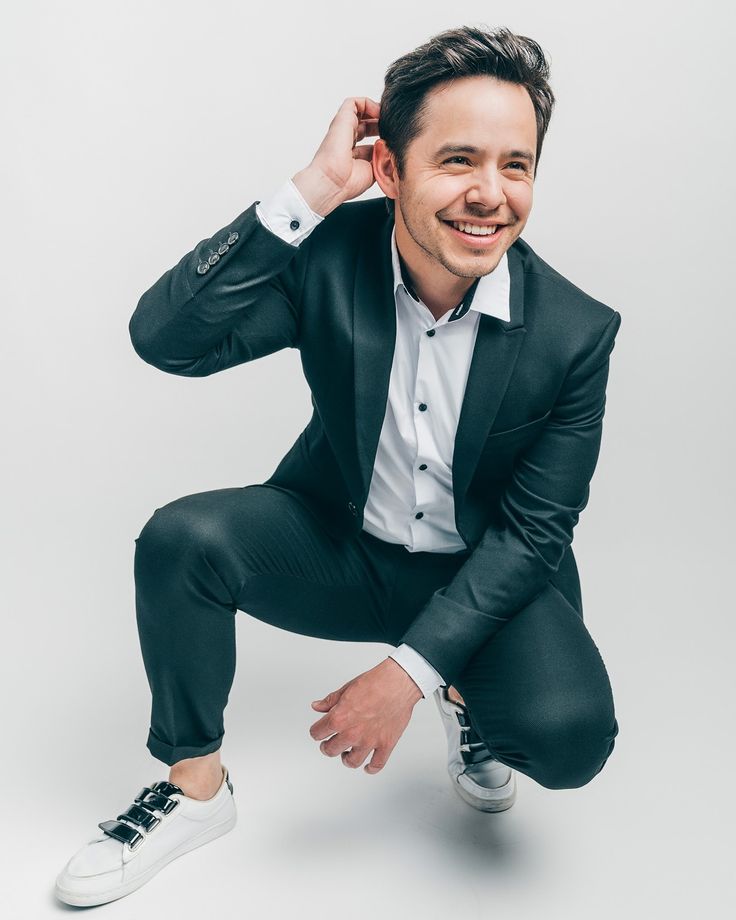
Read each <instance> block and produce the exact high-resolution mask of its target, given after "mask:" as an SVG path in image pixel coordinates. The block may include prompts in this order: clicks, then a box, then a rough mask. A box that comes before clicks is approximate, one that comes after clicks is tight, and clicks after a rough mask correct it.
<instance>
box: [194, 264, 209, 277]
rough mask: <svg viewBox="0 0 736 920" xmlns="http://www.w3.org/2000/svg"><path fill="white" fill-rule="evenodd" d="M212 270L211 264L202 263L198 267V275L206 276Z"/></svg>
mask: <svg viewBox="0 0 736 920" xmlns="http://www.w3.org/2000/svg"><path fill="white" fill-rule="evenodd" d="M209 270H210V263H209V262H200V263H199V265H198V266H197V273H198V274H200V275H204V274H206V273H207V272H208V271H209Z"/></svg>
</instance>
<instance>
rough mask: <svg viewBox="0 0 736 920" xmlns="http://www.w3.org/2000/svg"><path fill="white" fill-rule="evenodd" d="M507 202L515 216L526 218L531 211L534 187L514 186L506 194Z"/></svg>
mask: <svg viewBox="0 0 736 920" xmlns="http://www.w3.org/2000/svg"><path fill="white" fill-rule="evenodd" d="M507 197H508V202H509V205H510V206H511V208H512V210H513V211H514V213H515V214H518V215H519V217H526V216H527V215H528V214H529V212H530V211H531V209H532V201H533V198H534V186H532V185H524V186H521V185H520V184H519V185H518V186H515V187H514V188H512V189H510V190H509V191H508V192H507Z"/></svg>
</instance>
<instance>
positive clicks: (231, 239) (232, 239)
mask: <svg viewBox="0 0 736 920" xmlns="http://www.w3.org/2000/svg"><path fill="white" fill-rule="evenodd" d="M227 241H228V243H229V244H230V245H231V246H232V245H233V243H237V241H238V234H237V233H236V232H235V231H234V230H233V232H232V233H231V234H230V236H229V237H228V238H227Z"/></svg>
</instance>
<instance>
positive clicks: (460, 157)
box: [444, 156, 470, 163]
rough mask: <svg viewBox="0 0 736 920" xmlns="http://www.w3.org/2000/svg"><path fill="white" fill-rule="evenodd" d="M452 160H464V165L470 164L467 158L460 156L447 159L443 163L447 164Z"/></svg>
mask: <svg viewBox="0 0 736 920" xmlns="http://www.w3.org/2000/svg"><path fill="white" fill-rule="evenodd" d="M452 160H465V162H466V163H469V162H470V160H469V159H468V158H467V157H462V156H454V157H449V159H447V160H445V161H444V162H445V163H449V162H451V161H452Z"/></svg>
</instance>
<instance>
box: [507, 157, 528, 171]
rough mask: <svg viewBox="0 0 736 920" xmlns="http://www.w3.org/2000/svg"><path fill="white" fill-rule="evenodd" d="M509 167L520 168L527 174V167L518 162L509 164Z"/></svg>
mask: <svg viewBox="0 0 736 920" xmlns="http://www.w3.org/2000/svg"><path fill="white" fill-rule="evenodd" d="M509 166H520V167H521V168H522V170H523V171H525V172H526V165H525V164H524V163H520V162H519V161H518V160H515V161H514V162H513V163H509Z"/></svg>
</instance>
